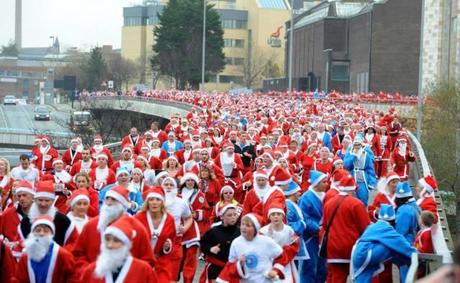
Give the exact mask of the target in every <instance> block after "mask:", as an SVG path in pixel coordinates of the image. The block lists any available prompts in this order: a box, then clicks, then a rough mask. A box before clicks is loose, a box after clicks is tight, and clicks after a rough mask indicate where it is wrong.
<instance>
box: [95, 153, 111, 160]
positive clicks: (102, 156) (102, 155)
mask: <svg viewBox="0 0 460 283" xmlns="http://www.w3.org/2000/svg"><path fill="white" fill-rule="evenodd" d="M99 158H104V159H105V160H109V157H108V156H107V154H105V153H100V154H98V155H97V156H96V159H99Z"/></svg>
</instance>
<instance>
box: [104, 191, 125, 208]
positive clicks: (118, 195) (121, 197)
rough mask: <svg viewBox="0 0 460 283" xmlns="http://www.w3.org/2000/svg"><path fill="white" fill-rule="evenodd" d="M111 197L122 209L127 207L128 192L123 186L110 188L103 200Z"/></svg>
mask: <svg viewBox="0 0 460 283" xmlns="http://www.w3.org/2000/svg"><path fill="white" fill-rule="evenodd" d="M107 197H111V198H114V199H116V200H117V201H118V202H120V203H121V204H122V205H123V206H124V207H126V208H128V207H129V190H128V189H126V188H125V187H123V186H116V187H113V188H111V189H110V190H109V191H108V192H107V193H106V194H105V198H107Z"/></svg>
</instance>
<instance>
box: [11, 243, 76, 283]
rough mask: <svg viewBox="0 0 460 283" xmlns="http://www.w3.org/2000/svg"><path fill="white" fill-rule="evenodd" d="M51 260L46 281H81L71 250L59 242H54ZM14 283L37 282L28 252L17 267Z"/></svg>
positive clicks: (53, 282) (70, 282)
mask: <svg viewBox="0 0 460 283" xmlns="http://www.w3.org/2000/svg"><path fill="white" fill-rule="evenodd" d="M52 245H53V250H52V254H51V260H50V263H49V268H48V274H47V278H46V282H50V283H62V282H69V283H72V282H75V283H77V282H80V280H79V278H78V273H76V272H75V261H74V258H73V256H72V254H71V253H70V252H68V251H67V250H66V249H64V248H61V247H60V246H59V245H58V244H56V243H53V244H52ZM12 282H14V283H29V282H35V275H34V271H33V269H32V266H31V261H30V259H29V258H28V256H27V254H23V255H22V256H21V259H20V260H19V262H18V264H17V268H16V275H15V277H14V278H13V281H12Z"/></svg>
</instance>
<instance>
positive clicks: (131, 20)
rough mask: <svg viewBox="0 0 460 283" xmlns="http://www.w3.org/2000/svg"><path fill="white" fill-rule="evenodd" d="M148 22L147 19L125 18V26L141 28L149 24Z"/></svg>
mask: <svg viewBox="0 0 460 283" xmlns="http://www.w3.org/2000/svg"><path fill="white" fill-rule="evenodd" d="M150 21H151V20H149V18H147V17H125V26H141V25H146V24H149V23H150Z"/></svg>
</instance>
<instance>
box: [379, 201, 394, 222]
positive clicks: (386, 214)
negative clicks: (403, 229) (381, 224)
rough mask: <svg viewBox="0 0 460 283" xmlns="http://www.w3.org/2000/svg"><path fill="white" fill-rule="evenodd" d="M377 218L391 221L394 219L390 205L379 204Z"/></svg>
mask: <svg viewBox="0 0 460 283" xmlns="http://www.w3.org/2000/svg"><path fill="white" fill-rule="evenodd" d="M378 218H379V219H380V220H385V221H391V220H395V209H394V207H393V206H392V205H389V204H381V205H380V208H379V215H378Z"/></svg>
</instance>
